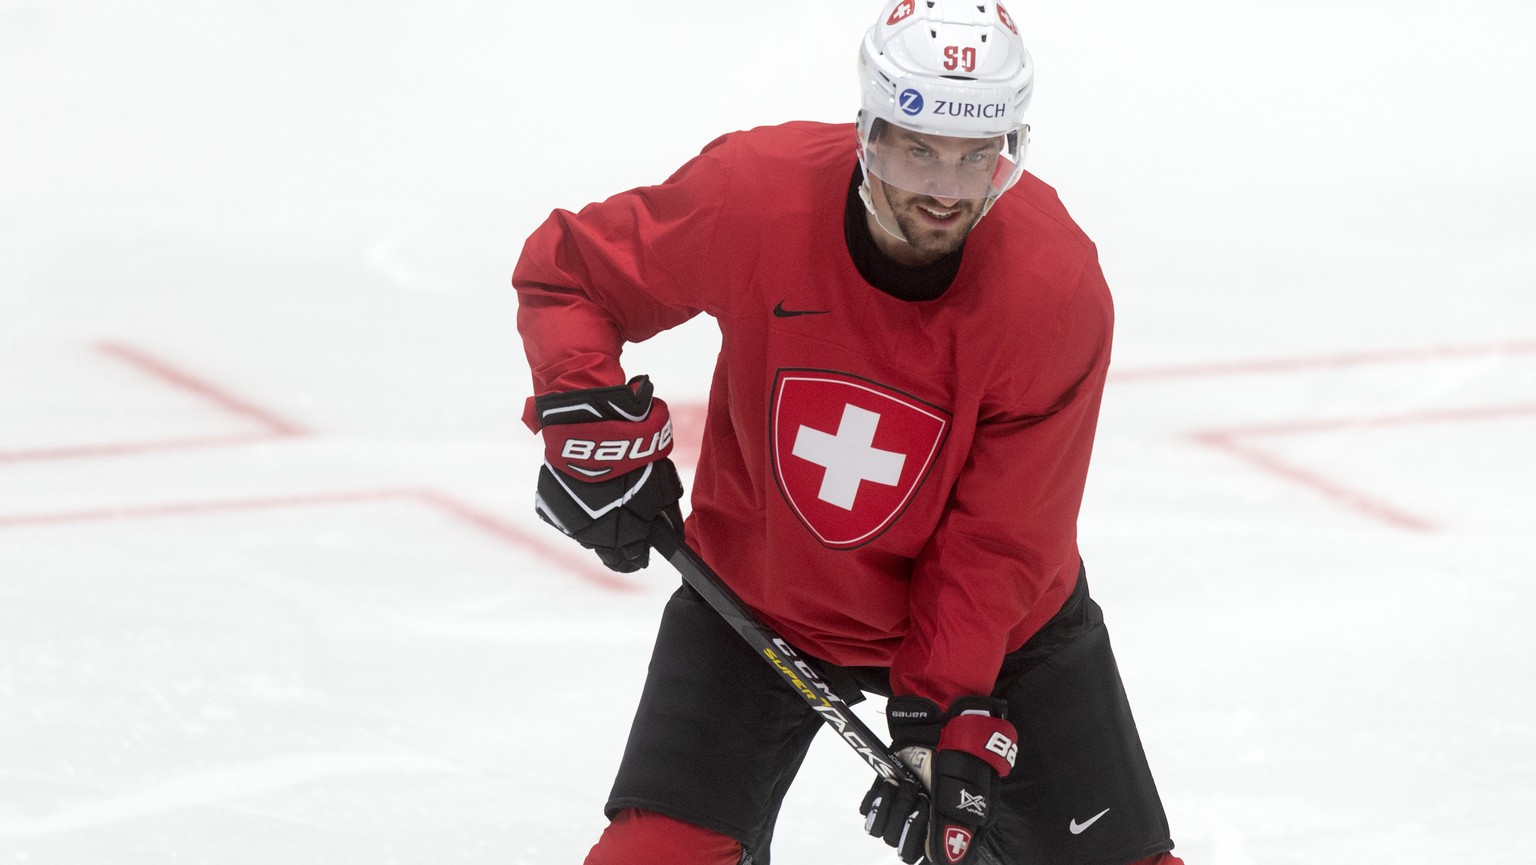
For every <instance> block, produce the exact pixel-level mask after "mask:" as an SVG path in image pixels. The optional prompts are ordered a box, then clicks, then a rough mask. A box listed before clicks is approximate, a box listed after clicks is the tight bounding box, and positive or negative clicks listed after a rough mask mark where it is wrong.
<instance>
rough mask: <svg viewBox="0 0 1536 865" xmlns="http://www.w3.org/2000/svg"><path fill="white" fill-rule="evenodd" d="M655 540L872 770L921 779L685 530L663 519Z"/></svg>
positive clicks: (889, 777) (654, 544)
mask: <svg viewBox="0 0 1536 865" xmlns="http://www.w3.org/2000/svg"><path fill="white" fill-rule="evenodd" d="M650 541H651V546H652V547H654V548H655V549H656V552H658V553H660V554H661V555H662V556H663V557H664V558H666V560H667V561H668V562H669V563H670V564H671V565H672V567H674V568H676V569H677V572H678V573H679V574H682V576H683V580H684V581H685V582H687V583H688V585H690V586H692V587H693V589H694V591H696V592H698V593H699V594H700V595H701V596H702V597H703V598H704V600H705V602H707V603H708V604H709V605H710V606H711V607H713V608H714V610H715V612H717V613H719V614H720V616H721V617H722V618H724V619H725V620H726V622H727V623H729V624H730V626H731V627H732V628H734V629H735V631H736V633H738V634H740V635H741V637H742V639H744V640H746V641H747V643H748V645H750V646H751V647H752V648H753V649H754V650H755V651H756V652H757V653H758V655H759V656H761V657H762V659H763V660H764V661H766V662H767V663H768V664H769V665H770V666H772V667H773V669H774V670H776V671H777V672H778V674H779V676H780V677H781V678H782V679H783V680H784V682H785V683H786V684H787V685H789V686H790V687H791V688H793V689H794V690H795V693H797V694H799V695H800V696H801V697H804V698H805V700H806V702H808V703H810V704H811V708H812V709H814V710H815V711H816V714H818V715H820V716H821V720H823V721H825V722H826V723H827V726H829V727H831V728H832V729H833V730H836V731H837V734H838V737H839V738H841V739H842V740H843V741H844V742H846V743H848V745H849V747H851V748H853V750H854V751H855V752H857V753H858V755H859V756H860V757H862V758H864V762H866V763H868V764H869V765H870V768H872V769H874V770H875V772H876V773H878V774H879V775H880V777H882V778H885V779H887V780H890V781H897V780H906V781H910V782H912V783H914V784H915V783H917V779H916V778H915V777H914V776H913V774H912V771H911V770H910V769H908V768H907V767H906V765H905V764H903V763H902V762H901V761H900V760H898V759H896V757H895V756H894V755H892V754H891V749H890V747H889V746H887V745H886V744H885V742H884V741H883V740H881V738H880V737H879V736H877V735H875V734H874V732H873V731H871V730H870V729H869V727H868V725H866V724H865V723H864V722H863V721H862V720H860V718H859V716H857V715H855V714H854V713H853V709H852V707H850V706H849V705H848V703H847V701H845V700H844V699H843V698H842V697H840V696H838V695H837V692H836V691H833V690H832V687H831V686H830V685H828V684H827V681H826V678H825V677H824V676H822V675H821V671H820V670H818V669H817V668H816V665H815V664H813V663H812V662H811V661H810V660H809V659H807V658H805V657H802V656H801V655H800V653H799V652H797V651H795V648H794V647H793V646H791V645H790V644H789V643H788V642H786V641H785V640H784V638H783V637H780V636H779V635H778V634H777V633H775V632H774V631H773V629H772V628H770V627H768V625H766V624H764V623H763V621H762V620H761V619H759V618H758V617H757V614H756V613H753V612H752V610H751V609H750V608H748V607H747V605H746V604H745V603H743V602H742V600H741V598H739V597H737V595H736V593H735V592H734V591H732V590H731V587H730V586H727V585H726V584H725V581H724V580H722V579H721V578H720V575H719V574H717V573H715V572H714V570H713V569H712V568H710V566H709V565H708V564H706V563H705V562H704V560H703V559H702V558H700V557H699V554H698V553H696V552H694V551H693V549H692V548H691V547H689V546H688V543H687V542H686V541H685V540H684V539H683V537H682V533H681V532H680V531H678V530H677V529H675V528H673V527H672V526H671V525H668V524H667V522H666V521H665V520H657V521H656V522H655V523H654V524H653V527H652V529H651V535H650Z"/></svg>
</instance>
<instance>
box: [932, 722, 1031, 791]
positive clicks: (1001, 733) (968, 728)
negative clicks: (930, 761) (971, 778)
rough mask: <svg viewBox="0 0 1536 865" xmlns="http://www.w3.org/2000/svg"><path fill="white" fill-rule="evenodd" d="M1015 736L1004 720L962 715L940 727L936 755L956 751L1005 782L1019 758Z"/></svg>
mask: <svg viewBox="0 0 1536 865" xmlns="http://www.w3.org/2000/svg"><path fill="white" fill-rule="evenodd" d="M1018 742H1019V733H1018V731H1017V730H1015V729H1014V727H1013V724H1012V723H1010V722H1009V721H1008V719H1006V718H995V717H992V716H991V715H982V714H962V715H956V716H955V717H953V718H951V719H950V720H949V722H948V723H946V724H945V725H944V731H943V734H942V735H941V736H940V737H939V747H938V750H939V753H943V752H945V751H960V752H962V753H965V754H970V755H971V756H972V757H976V758H978V759H980V760H982V761H983V762H985V763H986V764H987V765H989V766H991V767H992V770H993V771H994V772H996V773H997V775H998V777H999V778H1006V777H1007V776H1008V773H1009V772H1010V771H1012V770H1013V764H1014V761H1015V760H1017V759H1018V756H1019V744H1018Z"/></svg>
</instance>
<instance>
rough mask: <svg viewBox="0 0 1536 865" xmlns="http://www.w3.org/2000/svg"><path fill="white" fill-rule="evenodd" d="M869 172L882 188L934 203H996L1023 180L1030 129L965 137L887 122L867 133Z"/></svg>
mask: <svg viewBox="0 0 1536 865" xmlns="http://www.w3.org/2000/svg"><path fill="white" fill-rule="evenodd" d="M861 132H862V135H861V136H860V139H861V143H862V144H863V161H864V170H865V171H867V172H869V173H870V174H873V175H874V176H875V177H878V178H880V181H881V182H882V183H885V184H888V185H890V186H894V187H897V188H898V189H903V190H906V191H907V192H915V193H919V194H921V195H930V196H933V197H934V198H996V197H997V196H999V195H1002V194H1003V191H1004V190H1006V189H1007V188H1008V187H1010V186H1012V185H1013V184H1014V181H1016V180H1018V178H1019V174H1020V172H1021V171H1022V170H1023V166H1024V150H1025V148H1026V147H1027V146H1028V143H1029V127H1027V126H1026V127H1023V128H1022V129H1019V130H1017V131H1015V132H1011V133H1009V134H1007V135H998V136H994V137H991V138H960V137H956V136H950V135H937V134H934V133H928V132H918V131H916V130H911V129H906V128H903V127H900V126H896V125H893V124H890V123H886V122H884V121H881V120H875V121H874V122H873V123H871V124H869V128H868V130H863V129H861Z"/></svg>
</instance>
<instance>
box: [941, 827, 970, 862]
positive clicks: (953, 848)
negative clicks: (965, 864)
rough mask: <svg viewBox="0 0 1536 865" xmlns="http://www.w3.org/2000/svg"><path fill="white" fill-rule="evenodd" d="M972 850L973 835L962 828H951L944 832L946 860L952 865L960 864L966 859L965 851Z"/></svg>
mask: <svg viewBox="0 0 1536 865" xmlns="http://www.w3.org/2000/svg"><path fill="white" fill-rule="evenodd" d="M969 849H971V833H970V832H968V831H966V830H965V829H964V828H963V827H961V826H950V827H948V828H947V829H945V830H944V858H946V859H948V860H949V861H950V862H951V863H955V862H959V861H960V860H961V859H964V858H965V851H967V850H969Z"/></svg>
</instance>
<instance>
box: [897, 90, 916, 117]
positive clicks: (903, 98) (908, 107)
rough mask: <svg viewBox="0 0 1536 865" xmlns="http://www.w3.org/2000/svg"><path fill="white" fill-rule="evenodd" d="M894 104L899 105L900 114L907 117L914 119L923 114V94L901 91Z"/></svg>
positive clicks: (914, 91)
mask: <svg viewBox="0 0 1536 865" xmlns="http://www.w3.org/2000/svg"><path fill="white" fill-rule="evenodd" d="M896 102H897V103H898V104H900V105H901V113H903V114H905V115H907V116H908V117H915V116H917V115H919V114H922V113H923V94H921V93H918V92H917V91H916V90H913V89H911V88H908V89H906V90H903V91H901V94H900V95H899V96H897V97H896Z"/></svg>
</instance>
